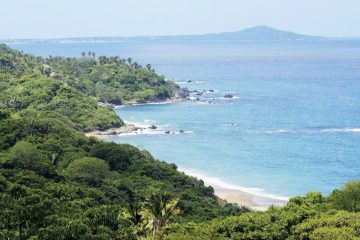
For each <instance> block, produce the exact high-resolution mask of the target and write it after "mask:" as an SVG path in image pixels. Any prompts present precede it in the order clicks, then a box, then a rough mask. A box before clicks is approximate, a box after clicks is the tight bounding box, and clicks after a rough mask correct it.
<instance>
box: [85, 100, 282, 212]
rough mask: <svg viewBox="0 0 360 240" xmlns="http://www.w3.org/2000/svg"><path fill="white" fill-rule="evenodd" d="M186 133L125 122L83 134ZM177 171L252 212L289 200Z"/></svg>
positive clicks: (188, 171)
mask: <svg viewBox="0 0 360 240" xmlns="http://www.w3.org/2000/svg"><path fill="white" fill-rule="evenodd" d="M186 101H188V100H186V99H170V100H167V101H163V102H160V101H159V102H147V103H126V104H122V105H113V106H112V107H113V108H114V109H116V108H121V107H125V106H134V105H151V104H172V103H179V102H186ZM184 133H188V132H187V131H184V130H180V131H179V132H171V131H167V130H164V129H158V127H157V126H155V125H153V124H149V125H148V124H146V125H145V124H140V123H133V122H125V125H124V126H122V127H120V128H112V129H108V130H105V131H99V130H95V131H91V132H88V133H85V135H86V136H87V137H96V138H100V139H104V138H105V137H107V136H115V135H117V136H129V135H132V136H139V135H145V134H147V135H155V134H166V135H171V134H184ZM178 171H180V172H183V173H184V174H186V175H188V176H192V177H195V178H197V179H199V180H202V181H203V182H204V185H205V186H211V187H213V189H214V195H215V196H216V197H218V198H219V201H223V202H225V203H233V204H236V205H237V206H239V207H241V206H243V207H246V208H248V209H250V210H253V211H266V210H267V209H268V208H269V207H270V206H284V205H285V204H286V203H287V202H288V200H289V198H288V197H279V196H274V195H271V194H267V193H263V192H262V190H261V189H255V188H246V187H241V186H236V185H231V184H228V183H225V182H223V181H222V180H220V179H218V178H214V177H208V176H204V175H202V174H199V173H196V172H193V171H190V170H185V169H180V168H179V169H178Z"/></svg>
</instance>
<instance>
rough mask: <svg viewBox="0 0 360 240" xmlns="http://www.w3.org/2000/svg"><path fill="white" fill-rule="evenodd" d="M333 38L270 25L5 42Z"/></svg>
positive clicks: (298, 39)
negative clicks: (203, 31) (220, 30)
mask: <svg viewBox="0 0 360 240" xmlns="http://www.w3.org/2000/svg"><path fill="white" fill-rule="evenodd" d="M323 40H333V38H326V37H321V36H311V35H304V34H298V33H294V32H290V31H283V30H279V29H276V28H272V27H268V26H256V27H251V28H246V29H243V30H241V31H236V32H223V33H207V34H200V35H168V36H134V37H77V38H61V39H46V40H44V39H16V40H13V39H7V40H2V41H1V42H3V43H8V44H11V43H86V42H148V41H150V42H151V41H161V42H178V41H180V42H184V41H192V42H194V41H201V42H203V41H231V42H237V41H240V42H243V41H250V42H254V41H255V42H260V41H271V42H273V41H323Z"/></svg>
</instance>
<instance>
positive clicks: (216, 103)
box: [10, 41, 360, 197]
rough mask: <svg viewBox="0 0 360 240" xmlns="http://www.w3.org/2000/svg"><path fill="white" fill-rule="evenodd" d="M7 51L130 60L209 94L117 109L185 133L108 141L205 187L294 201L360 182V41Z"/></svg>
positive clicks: (78, 46) (140, 44)
mask: <svg viewBox="0 0 360 240" xmlns="http://www.w3.org/2000/svg"><path fill="white" fill-rule="evenodd" d="M10 46H11V47H13V48H16V49H20V50H23V51H25V52H28V53H33V54H36V55H42V56H48V55H50V54H51V55H53V56H55V55H62V56H79V57H80V56H81V52H83V51H85V52H87V51H93V52H95V53H96V54H97V55H120V56H121V57H124V58H127V57H131V58H133V59H134V60H135V61H137V62H139V63H140V64H143V65H145V64H146V63H150V64H151V65H152V66H153V67H154V68H155V69H156V72H157V73H159V74H163V75H164V76H166V78H167V79H172V80H174V81H175V82H177V83H179V84H180V85H181V86H182V87H188V88H189V89H190V90H205V91H206V93H205V94H203V95H201V96H200V95H199V96H196V97H199V98H200V99H201V101H196V102H185V103H172V104H146V105H133V106H122V107H119V108H117V109H116V112H117V113H118V114H119V115H120V116H121V117H122V118H123V119H124V120H125V121H128V122H134V123H137V124H142V125H144V124H145V125H149V124H155V125H156V126H157V127H158V128H159V130H158V131H157V132H160V133H163V132H164V131H171V132H179V131H180V130H184V131H185V133H184V134H143V135H140V134H139V135H127V136H110V137H108V138H107V140H109V141H114V142H119V143H130V144H133V145H135V146H138V147H140V148H142V149H146V150H148V151H149V152H150V153H151V154H153V156H155V157H156V158H157V159H159V160H163V161H166V162H170V163H175V164H176V165H177V166H178V167H179V169H180V170H182V171H185V172H187V173H191V174H194V175H199V176H202V178H204V180H205V181H206V179H211V180H212V181H213V182H214V181H215V182H216V183H217V184H220V185H223V186H224V187H229V186H230V187H232V188H239V189H242V190H244V189H245V190H249V191H252V192H258V193H261V194H267V195H273V196H278V197H281V196H283V197H290V196H294V195H303V194H305V193H307V192H308V191H319V192H322V193H323V194H329V193H331V191H332V190H333V189H335V188H340V187H342V186H343V185H344V184H345V183H346V182H347V181H350V180H354V179H359V178H360V171H359V169H360V41H324V42H273V43H269V42H268V43H266V42H238V43H234V42H232V43H231V42H213V43H210V42H193V43H191V42H173V43H166V42H147V43H146V42H118V43H76V44H59V43H53V44H48V43H37V44H13V45H10ZM188 80H190V81H189V82H188ZM209 90H213V91H209ZM225 94H232V95H233V96H234V98H232V99H225V98H224V95H225Z"/></svg>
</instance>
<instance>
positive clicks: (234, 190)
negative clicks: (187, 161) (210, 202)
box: [179, 169, 289, 211]
mask: <svg viewBox="0 0 360 240" xmlns="http://www.w3.org/2000/svg"><path fill="white" fill-rule="evenodd" d="M179 171H181V172H184V173H185V174H186V175H189V176H192V177H195V178H197V179H199V180H202V181H203V182H204V184H205V186H211V187H213V188H214V193H215V195H216V196H217V197H219V198H220V199H221V200H224V201H225V202H226V203H234V204H236V205H238V206H239V207H241V206H243V207H246V208H248V209H250V210H254V211H266V210H267V209H268V208H269V207H270V206H276V207H280V206H284V205H286V203H287V202H288V200H289V198H288V197H281V196H274V195H271V194H267V193H264V192H263V191H262V190H261V189H254V188H246V187H241V186H236V185H232V184H229V183H226V182H224V181H222V180H220V179H218V178H214V177H208V176H204V175H202V174H199V173H197V172H194V171H191V170H185V169H179Z"/></svg>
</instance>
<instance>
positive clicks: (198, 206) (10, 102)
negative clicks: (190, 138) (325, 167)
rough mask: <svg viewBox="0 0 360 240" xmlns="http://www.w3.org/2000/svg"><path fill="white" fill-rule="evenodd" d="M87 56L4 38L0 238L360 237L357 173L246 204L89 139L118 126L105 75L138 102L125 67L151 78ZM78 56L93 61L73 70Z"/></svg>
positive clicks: (127, 150) (141, 153)
mask: <svg viewBox="0 0 360 240" xmlns="http://www.w3.org/2000/svg"><path fill="white" fill-rule="evenodd" d="M84 55H85V54H84ZM89 55H91V57H89V56H87V57H85V56H84V57H83V58H81V59H70V60H68V59H65V58H57V57H56V58H49V59H47V60H44V59H42V58H36V57H33V56H31V55H26V54H22V53H20V52H17V51H14V50H11V49H9V48H7V47H6V46H1V47H0V93H1V94H0V133H1V135H0V239H66V240H67V239H140V238H146V239H254V240H255V239H269V240H275V239H301V240H308V239H360V213H359V211H360V181H355V182H350V183H348V184H347V185H346V186H345V187H344V188H343V189H341V190H335V191H334V192H333V193H332V194H330V196H328V197H324V196H322V195H321V194H320V193H309V194H307V195H306V196H305V197H294V198H292V199H291V200H290V201H289V203H288V204H287V205H286V206H285V207H282V208H276V207H272V208H270V209H269V210H268V211H266V212H250V211H248V210H246V209H244V208H238V207H235V206H233V205H230V204H226V205H225V206H223V205H221V204H220V203H219V200H218V199H217V198H216V196H214V192H213V189H212V188H211V187H205V186H204V183H203V182H202V181H199V180H197V179H195V178H192V177H189V176H186V175H185V174H183V173H180V172H178V171H177V168H176V166H175V165H174V164H168V163H165V162H161V161H158V160H156V159H154V158H153V157H152V156H151V155H150V154H149V153H148V152H147V151H145V150H139V149H137V148H135V147H133V146H130V145H127V144H115V143H109V142H103V141H100V140H97V139H95V138H87V137H85V136H84V134H83V133H82V131H84V130H91V129H106V128H109V127H112V126H120V125H121V124H122V121H121V120H120V119H119V118H118V117H117V116H116V114H115V113H114V112H113V111H112V109H110V108H106V107H102V106H99V105H98V103H97V101H98V100H99V99H100V98H102V95H101V92H102V91H100V90H99V89H100V88H98V87H99V86H101V84H104V86H102V87H104V88H108V89H110V90H109V91H114V92H113V93H115V94H116V96H118V97H119V98H118V100H120V101H131V100H134V99H135V95H136V94H137V93H139V92H137V93H136V90H134V89H133V90H131V88H130V85H132V84H130V85H127V86H126V84H125V85H124V79H125V81H126V79H127V77H126V76H129V75H126V74H130V75H132V74H140V75H136V77H135V79H137V80H136V81H138V82H137V83H135V85H138V86H141V88H140V89H141V90H139V91H140V92H141V91H146V89H147V88H146V87H147V86H148V83H144V82H142V81H141V80H140V79H141V77H139V76H141V74H142V73H143V72H144V71H148V73H146V74H150V75H151V76H155V75H153V74H154V73H153V72H152V71H150V70H146V69H143V68H140V67H137V68H135V67H130V66H129V64H125V63H124V62H121V63H120V62H119V63H114V62H112V60H111V58H105V57H104V58H99V59H97V60H96V59H95V58H94V57H93V56H92V54H89ZM100 59H102V60H101V61H102V62H101V63H100ZM105 59H106V60H105ZM44 61H46V63H45V62H44ZM117 61H118V60H117ZM82 62H87V63H91V64H93V65H92V67H91V66H90V65H89V66H86V67H79V68H80V70H79V71H80V73H79V74H78V75H77V77H76V76H72V74H73V73H74V72H72V71H73V70H71V69H74V66H76V65H77V64H80V65H81V63H82ZM67 64H68V65H67ZM125 65H126V66H125ZM49 66H51V67H49ZM42 67H44V68H42ZM125 68H129V69H127V70H128V71H129V72H127V73H126V74H125V75H122V77H119V76H118V75H117V73H115V72H116V71H117V70H119V71H120V69H123V70H124V69H125ZM130 68H134V69H132V70H130ZM149 68H150V67H149ZM49 69H50V70H49ZM99 69H105V72H103V74H105V75H97V76H98V77H99V78H101V79H102V80H101V84H100V83H99V81H100V80H99V79H98V77H96V74H95V72H98V71H99ZM111 71H114V72H112V74H109V72H111ZM124 71H125V70H124ZM131 71H134V72H137V73H134V72H131ZM75 72H76V71H75ZM118 73H119V72H118ZM92 74H94V75H92ZM120 75H121V74H120ZM101 76H102V77H101ZM105 76H108V77H109V78H107V77H105ZM110 76H111V77H110ZM132 76H134V75H132ZM117 77H119V79H122V80H121V81H120V80H119V79H118V78H117ZM91 79H93V80H91ZM104 79H111V80H109V82H106V81H105V82H104ZM116 79H118V80H119V83H120V85H116V86H117V87H112V86H111V84H112V83H115V82H117V81H118V80H116ZM156 79H158V80H159V81H161V77H158V76H157V77H156ZM145 82H146V81H145ZM158 83H160V82H158ZM81 84H85V87H83V88H82V87H80V86H81ZM108 84H109V85H108ZM167 84H169V85H171V83H166V82H165V84H164V83H160V85H156V84H154V86H153V87H154V88H153V89H156V88H157V87H159V86H160V87H165V86H167ZM120 86H121V87H120ZM125 86H126V87H125ZM123 87H124V88H125V89H127V90H126V91H123V89H122V90H121V88H123ZM165 88H166V87H165ZM91 89H92V90H91ZM96 89H97V90H96ZM149 89H150V88H149ZM90 90H91V91H90ZM97 91H99V92H97ZM154 91H155V90H154ZM104 92H106V91H104ZM117 94H119V95H117ZM168 94H169V95H167V96H166V97H169V96H170V95H171V94H170V93H168ZM111 95H112V94H111ZM109 96H110V95H109ZM112 96H113V95H112ZM157 97H159V96H157ZM111 99H112V100H113V98H107V97H104V99H102V100H104V101H109V100H111ZM112 100H111V101H112Z"/></svg>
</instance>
